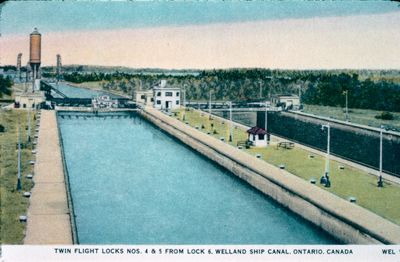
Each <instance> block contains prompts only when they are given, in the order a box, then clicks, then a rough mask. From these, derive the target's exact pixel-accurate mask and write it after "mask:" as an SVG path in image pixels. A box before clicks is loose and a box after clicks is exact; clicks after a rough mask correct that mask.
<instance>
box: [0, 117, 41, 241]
mask: <svg viewBox="0 0 400 262" xmlns="http://www.w3.org/2000/svg"><path fill="white" fill-rule="evenodd" d="M18 115H19V117H20V123H21V143H22V144H24V145H27V147H25V146H24V148H23V149H22V150H21V151H22V153H21V159H22V161H21V169H22V172H21V178H22V190H21V191H20V192H18V191H17V190H16V186H17V173H18V169H17V159H18V155H17V152H18V150H17V141H18V138H17V126H18V124H17V123H18ZM27 116H28V115H27V112H26V111H25V110H7V111H5V110H1V111H0V124H1V125H3V126H4V127H5V132H3V133H0V196H1V199H0V207H1V208H0V209H1V214H0V218H1V220H0V227H1V229H0V232H1V234H0V242H1V244H21V243H22V241H23V238H24V230H25V225H24V224H23V223H20V222H19V216H20V215H23V214H26V212H27V208H28V205H29V199H28V198H25V197H23V196H22V194H23V192H25V191H30V190H31V188H32V186H33V183H32V181H31V180H29V179H27V178H26V175H27V174H28V173H31V172H32V167H31V166H30V165H29V160H31V159H32V150H31V145H30V144H27V140H28V138H27V134H28V130H27V126H28V119H27ZM34 127H35V122H34V114H33V113H32V114H31V134H32V137H33V134H34V131H35V129H34Z"/></svg>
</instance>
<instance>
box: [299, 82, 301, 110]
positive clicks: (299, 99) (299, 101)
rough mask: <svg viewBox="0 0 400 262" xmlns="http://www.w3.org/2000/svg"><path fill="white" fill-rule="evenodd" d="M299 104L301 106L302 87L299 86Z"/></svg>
mask: <svg viewBox="0 0 400 262" xmlns="http://www.w3.org/2000/svg"><path fill="white" fill-rule="evenodd" d="M299 104H300V105H301V85H299Z"/></svg>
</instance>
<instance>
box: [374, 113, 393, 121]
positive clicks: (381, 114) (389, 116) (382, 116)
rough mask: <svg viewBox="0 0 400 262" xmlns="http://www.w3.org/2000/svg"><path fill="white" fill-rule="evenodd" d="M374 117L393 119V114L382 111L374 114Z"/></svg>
mask: <svg viewBox="0 0 400 262" xmlns="http://www.w3.org/2000/svg"><path fill="white" fill-rule="evenodd" d="M375 118H376V119H382V120H393V114H392V113H390V112H382V113H380V114H378V115H376V116H375Z"/></svg>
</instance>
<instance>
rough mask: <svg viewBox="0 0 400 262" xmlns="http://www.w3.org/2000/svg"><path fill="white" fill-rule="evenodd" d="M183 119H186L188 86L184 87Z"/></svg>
mask: <svg viewBox="0 0 400 262" xmlns="http://www.w3.org/2000/svg"><path fill="white" fill-rule="evenodd" d="M182 120H183V121H185V120H186V88H184V89H183V118H182Z"/></svg>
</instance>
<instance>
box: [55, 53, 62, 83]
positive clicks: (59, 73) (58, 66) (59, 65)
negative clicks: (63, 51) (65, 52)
mask: <svg viewBox="0 0 400 262" xmlns="http://www.w3.org/2000/svg"><path fill="white" fill-rule="evenodd" d="M61 66H62V64H61V55H60V54H57V68H56V75H57V76H56V78H57V83H58V82H59V81H60V78H61Z"/></svg>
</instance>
